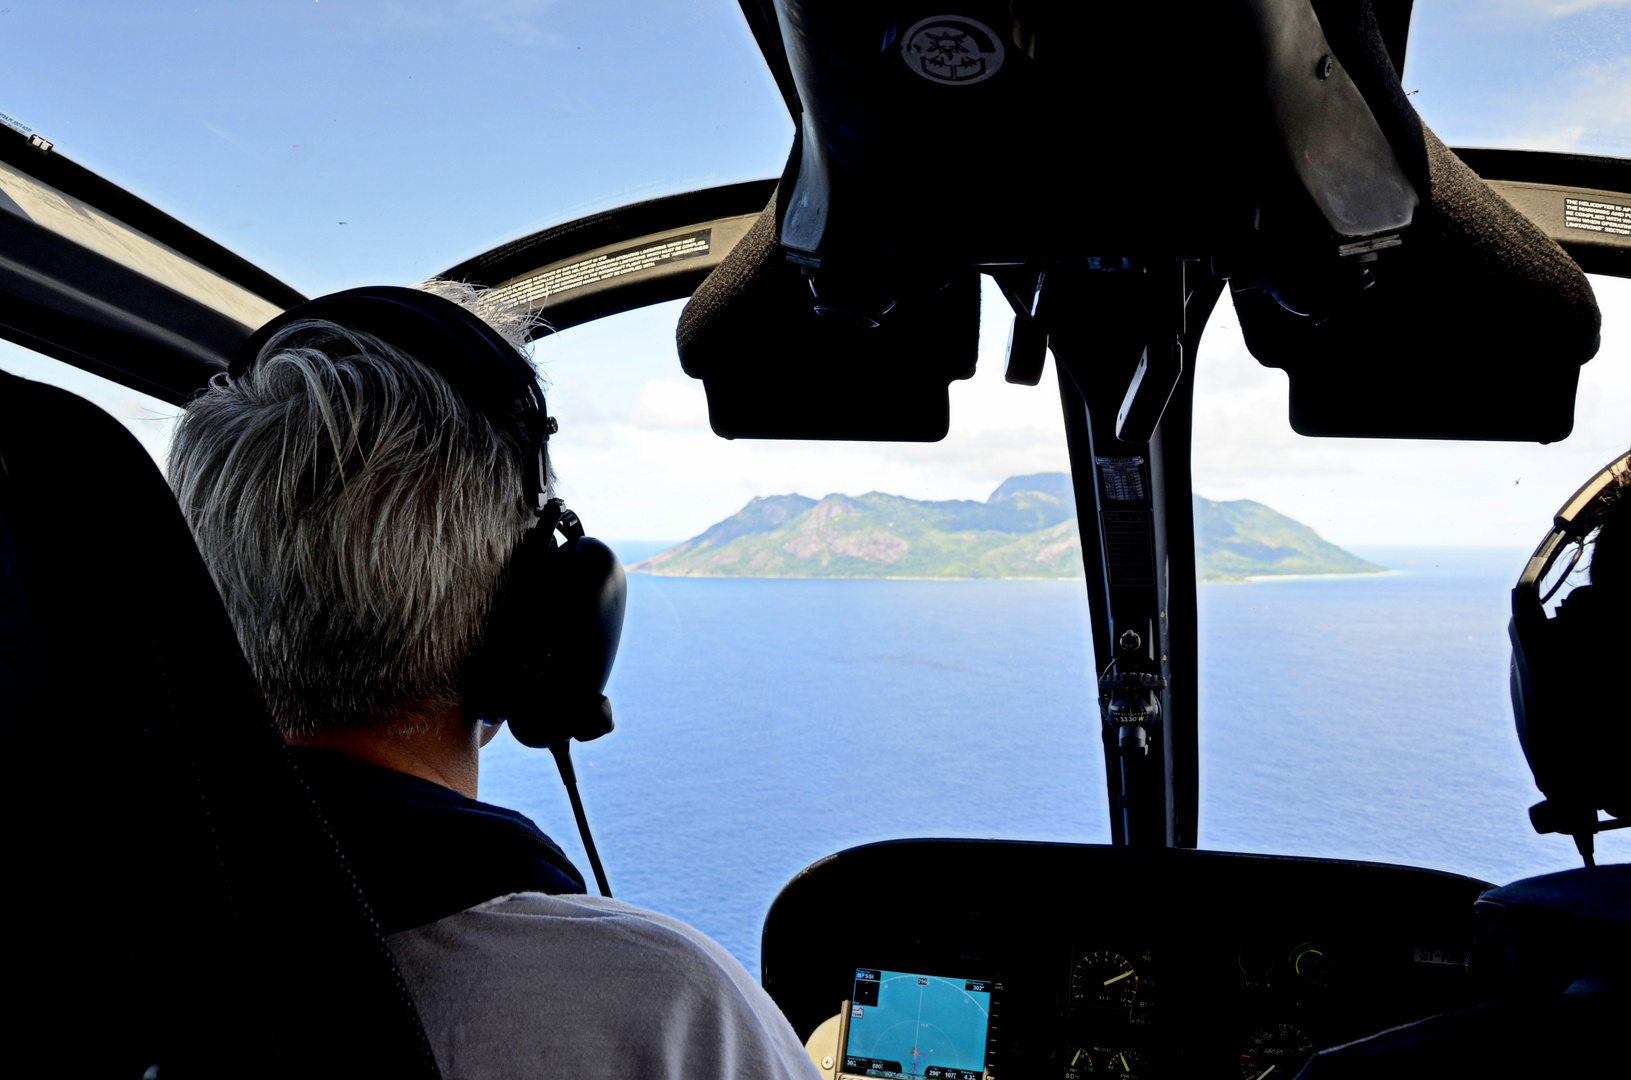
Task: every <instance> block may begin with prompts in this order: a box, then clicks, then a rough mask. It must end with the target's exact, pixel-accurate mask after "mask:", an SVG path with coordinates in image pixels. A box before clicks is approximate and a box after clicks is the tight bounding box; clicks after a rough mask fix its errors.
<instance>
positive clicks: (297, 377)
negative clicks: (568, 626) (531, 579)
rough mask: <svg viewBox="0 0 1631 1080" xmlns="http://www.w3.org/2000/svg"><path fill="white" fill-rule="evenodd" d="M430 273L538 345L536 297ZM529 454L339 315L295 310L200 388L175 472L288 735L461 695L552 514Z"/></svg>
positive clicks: (413, 363)
mask: <svg viewBox="0 0 1631 1080" xmlns="http://www.w3.org/2000/svg"><path fill="white" fill-rule="evenodd" d="M424 287H428V288H430V289H431V291H434V292H437V293H438V294H440V295H442V296H443V297H445V298H447V299H450V300H454V301H456V302H459V303H461V304H463V305H464V306H465V307H467V308H469V309H471V310H474V311H475V312H476V314H478V315H480V316H482V317H483V319H485V320H486V321H487V322H488V324H489V325H491V326H492V327H493V328H494V329H495V330H497V331H498V332H499V333H500V334H501V335H503V336H504V337H505V338H506V339H507V340H509V341H510V342H511V343H512V344H514V345H516V346H517V347H520V346H521V345H523V344H524V343H525V340H526V332H527V329H528V327H529V325H530V321H529V320H528V318H527V317H526V316H525V314H518V313H516V312H514V311H511V310H506V309H504V308H502V307H500V306H498V305H496V304H493V303H492V302H491V301H489V300H487V299H486V298H485V297H484V296H483V295H482V294H480V293H478V292H477V291H476V290H474V289H471V288H469V287H468V286H461V285H455V284H452V283H446V282H441V283H431V284H429V285H427V286H424ZM524 456H525V452H524V448H523V447H522V446H520V445H519V444H518V442H517V440H516V439H515V438H514V437H513V436H511V435H508V434H505V433H503V432H501V431H499V430H496V429H495V427H494V425H493V424H492V423H491V422H489V420H488V419H487V418H486V417H485V416H483V415H482V414H480V413H478V412H476V411H475V410H473V409H472V408H471V407H470V406H469V405H467V404H466V403H465V402H464V401H463V400H462V399H461V398H460V397H459V396H458V395H457V394H455V393H454V391H453V390H452V388H451V387H450V386H449V385H448V383H447V381H446V380H445V379H443V378H442V377H441V376H440V375H438V374H437V373H436V372H435V371H433V370H432V369H431V368H430V367H428V366H427V365H426V364H424V363H421V362H420V361H419V360H417V359H415V358H414V357H412V356H410V355H408V354H407V353H405V352H403V351H401V350H399V349H396V348H393V347H392V346H390V345H387V344H386V343H384V342H382V341H380V340H379V339H378V338H375V337H372V336H370V335H368V334H365V333H360V332H357V331H355V330H352V329H349V328H347V327H344V326H340V325H337V324H335V323H332V322H325V321H318V320H302V321H297V322H294V323H291V324H290V325H288V326H286V327H283V328H282V329H280V330H279V331H278V332H277V333H276V334H275V335H274V336H273V337H272V338H271V339H270V340H268V341H267V343H266V345H265V346H264V347H263V348H262V349H261V351H260V353H259V358H258V360H257V361H256V362H255V363H254V364H253V365H252V366H251V367H250V368H249V369H248V370H247V371H245V372H244V373H243V374H242V375H240V376H238V377H237V378H233V379H230V380H229V379H228V378H227V377H226V376H224V375H218V376H216V377H215V378H214V379H213V380H211V383H210V386H209V388H208V389H207V390H206V391H205V392H204V393H202V394H201V395H199V396H198V397H197V398H196V399H194V400H193V401H192V402H191V403H190V404H189V405H188V407H187V411H186V413H185V415H184V416H183V417H182V419H181V422H180V423H179V424H178V425H177V428H176V433H175V438H174V441H173V443H172V446H171V450H170V465H169V474H170V483H171V485H172V486H173V487H174V488H175V491H176V495H177V497H178V499H179V501H180V503H181V506H182V509H183V512H184V513H185V514H186V517H187V521H188V524H189V525H190V526H191V527H192V531H193V535H194V537H195V538H196V540H197V542H198V547H199V550H200V551H201V552H202V554H203V556H204V561H205V563H206V564H207V565H208V566H209V569H210V573H211V574H212V575H213V576H214V579H215V584H216V587H217V588H218V589H219V590H220V592H221V596H222V599H223V600H224V601H225V603H226V608H227V612H228V613H229V615H230V616H231V618H232V622H233V625H234V626H235V627H236V629H237V631H238V638H239V641H240V642H241V644H242V646H243V650H244V652H245V654H246V655H247V656H248V658H249V662H250V664H251V666H252V667H253V668H254V670H255V674H256V676H257V677H258V679H259V681H260V684H261V688H262V690H263V691H264V693H265V695H266V698H267V702H268V704H269V706H270V707H271V710H272V714H273V716H274V717H275V718H276V720H277V722H278V725H279V726H280V727H281V728H282V730H283V732H284V734H285V736H288V737H291V738H299V737H302V736H311V735H317V734H320V733H323V732H326V731H332V730H336V729H341V728H357V727H374V726H382V725H383V726H401V727H402V728H403V732H404V734H407V733H410V730H411V729H412V728H413V727H414V726H415V725H416V724H417V723H420V722H421V721H419V719H418V718H422V717H424V716H427V715H432V714H435V713H438V712H445V711H446V710H449V709H457V708H459V707H460V706H461V679H462V677H463V675H464V673H465V670H466V668H467V666H468V664H469V661H470V659H471V656H472V654H473V653H474V651H475V649H476V648H477V646H478V644H479V643H480V640H481V636H482V632H483V628H484V627H485V625H486V623H487V619H488V614H489V610H490V608H491V606H492V601H493V597H494V594H495V591H496V589H497V586H498V585H499V582H500V579H501V577H502V575H503V572H504V569H505V566H506V564H507V562H508V560H509V558H510V554H511V552H512V551H513V550H514V548H515V545H516V543H517V541H518V540H519V539H520V537H521V535H522V534H523V533H524V532H525V531H526V529H527V528H528V527H529V526H530V525H531V524H532V522H533V521H534V520H535V518H534V515H533V513H532V512H531V510H529V509H528V508H525V507H523V505H522V498H521V496H522V492H523V488H524V482H523V476H524V472H523V470H524V469H525V468H526V463H525V462H524V461H523V460H522V458H523V457H524Z"/></svg>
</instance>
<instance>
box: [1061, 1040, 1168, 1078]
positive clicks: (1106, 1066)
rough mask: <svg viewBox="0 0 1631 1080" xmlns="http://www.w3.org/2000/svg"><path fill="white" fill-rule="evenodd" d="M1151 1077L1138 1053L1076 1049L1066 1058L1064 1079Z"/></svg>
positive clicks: (1131, 1051)
mask: <svg viewBox="0 0 1631 1080" xmlns="http://www.w3.org/2000/svg"><path fill="white" fill-rule="evenodd" d="M1148 1075H1149V1069H1148V1068H1147V1067H1146V1065H1145V1062H1144V1055H1142V1054H1140V1053H1138V1052H1137V1051H1136V1050H1112V1049H1110V1048H1108V1047H1104V1046H1094V1047H1085V1046H1073V1047H1071V1048H1070V1050H1069V1052H1068V1053H1067V1054H1066V1056H1065V1071H1064V1073H1063V1080H1142V1078H1143V1077H1145V1076H1148Z"/></svg>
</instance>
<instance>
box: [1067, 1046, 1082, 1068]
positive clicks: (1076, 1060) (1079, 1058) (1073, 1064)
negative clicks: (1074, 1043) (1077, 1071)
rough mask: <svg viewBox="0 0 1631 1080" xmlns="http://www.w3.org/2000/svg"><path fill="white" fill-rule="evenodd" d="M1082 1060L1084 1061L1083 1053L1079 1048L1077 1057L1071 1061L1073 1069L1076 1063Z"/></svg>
mask: <svg viewBox="0 0 1631 1080" xmlns="http://www.w3.org/2000/svg"><path fill="white" fill-rule="evenodd" d="M1080 1060H1082V1051H1081V1048H1080V1047H1077V1049H1076V1056H1075V1057H1073V1058H1071V1059H1070V1064H1071V1068H1075V1067H1076V1063H1077V1062H1078V1061H1080Z"/></svg>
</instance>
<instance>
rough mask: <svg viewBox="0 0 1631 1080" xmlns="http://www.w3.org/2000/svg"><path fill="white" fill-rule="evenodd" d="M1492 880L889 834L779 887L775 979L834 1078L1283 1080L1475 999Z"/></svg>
mask: <svg viewBox="0 0 1631 1080" xmlns="http://www.w3.org/2000/svg"><path fill="white" fill-rule="evenodd" d="M1488 887H1489V885H1488V883H1486V882H1482V881H1477V880H1475V879H1472V878H1466V877H1460V876H1456V875H1452V874H1443V873H1438V872H1436V871H1430V870H1418V869H1413V868H1409V867H1400V866H1388V865H1382V864H1375V863H1357V862H1340V861H1332V860H1321V859H1301V858H1285V857H1274V856H1258V855H1236V854H1228V853H1220V852H1202V851H1186V850H1134V849H1128V848H1111V847H1103V846H1098V845H1070V844H1039V843H1017V842H1006V841H979V840H903V841H891V842H887V843H882V844H873V845H868V846H866V847H861V848H854V849H851V850H849V851H845V852H842V853H840V854H838V855H834V856H831V857H829V858H827V859H825V860H822V861H821V862H819V863H817V864H815V865H814V866H812V867H810V868H809V869H808V870H806V871H804V872H803V873H802V874H800V875H799V876H798V877H797V878H795V879H794V880H793V881H792V882H791V883H789V884H788V886H787V887H786V888H785V889H784V890H783V891H782V894H781V895H780V896H779V897H778V898H777V900H776V903H775V905H774V906H773V907H772V908H771V912H770V915H769V917H768V918H767V920H766V923H765V932H764V948H763V956H764V972H763V978H764V986H765V989H766V990H767V991H769V993H770V995H771V997H772V998H774V999H775V1000H776V1002H777V1004H778V1005H780V1006H781V1008H782V1010H783V1011H784V1012H785V1013H786V1014H787V1016H788V1019H789V1020H791V1021H792V1023H793V1026H794V1029H795V1030H796V1031H797V1032H798V1033H799V1036H800V1038H803V1039H806V1040H809V1041H810V1045H811V1046H812V1048H815V1047H817V1046H818V1045H819V1046H820V1047H822V1048H823V1049H821V1052H820V1053H814V1052H813V1053H812V1056H813V1057H815V1058H816V1059H817V1061H818V1063H819V1064H820V1065H821V1066H822V1071H823V1074H824V1076H826V1077H828V1078H831V1080H839V1078H840V1077H882V1078H888V1080H893V1078H898V1077H907V1076H933V1077H942V1078H949V1080H998V1078H999V1077H1000V1078H1001V1080H1024V1078H1033V1077H1034V1078H1047V1080H1088V1078H1093V1080H1101V1078H1107V1080H1156V1078H1164V1077H1186V1078H1187V1077H1214V1078H1218V1080H1267V1078H1271V1077H1272V1078H1273V1080H1282V1078H1283V1080H1290V1078H1291V1077H1294V1076H1295V1075H1296V1074H1297V1072H1298V1071H1299V1070H1300V1069H1301V1068H1302V1065H1303V1063H1304V1062H1306V1061H1307V1059H1308V1057H1309V1056H1310V1055H1311V1054H1313V1053H1314V1052H1315V1051H1317V1050H1319V1049H1323V1048H1326V1047H1330V1046H1338V1045H1341V1044H1343V1043H1346V1042H1351V1041H1353V1040H1354V1039H1358V1038H1362V1037H1364V1036H1366V1035H1369V1034H1372V1033H1374V1032H1377V1031H1380V1030H1383V1029H1385V1028H1388V1027H1392V1026H1395V1025H1398V1024H1402V1023H1407V1022H1409V1021H1412V1020H1416V1019H1419V1018H1421V1017H1423V1016H1427V1015H1431V1014H1433V1013H1438V1012H1444V1011H1448V1010H1451V1009H1455V1008H1459V1007H1463V1006H1465V1005H1468V1004H1471V1003H1472V1002H1473V1001H1474V1000H1475V998H1474V994H1473V991H1472V988H1471V987H1470V986H1469V984H1468V981H1467V975H1466V969H1465V964H1464V958H1465V956H1466V954H1467V951H1468V947H1469V946H1470V944H1471V938H1472V932H1473V921H1472V905H1473V901H1474V900H1475V899H1476V898H1477V896H1478V894H1479V893H1480V892H1482V891H1483V890H1484V889H1486V888H1488ZM982 1016H983V1019H982Z"/></svg>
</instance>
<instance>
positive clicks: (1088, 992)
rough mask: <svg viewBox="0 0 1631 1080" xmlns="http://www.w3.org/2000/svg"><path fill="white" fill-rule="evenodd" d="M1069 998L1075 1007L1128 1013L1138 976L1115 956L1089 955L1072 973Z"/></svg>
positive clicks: (1109, 954) (1126, 963) (1123, 959)
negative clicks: (1076, 1005)
mask: <svg viewBox="0 0 1631 1080" xmlns="http://www.w3.org/2000/svg"><path fill="white" fill-rule="evenodd" d="M1070 996H1071V997H1072V998H1073V999H1074V1000H1075V1002H1076V1004H1078V1005H1087V1006H1096V1007H1098V1008H1103V1009H1131V1008H1132V1007H1133V1002H1134V1001H1135V1000H1137V998H1138V972H1136V971H1134V970H1133V965H1132V964H1129V963H1128V962H1127V959H1126V957H1124V956H1121V955H1119V954H1118V953H1113V952H1094V953H1088V954H1087V955H1086V956H1084V957H1082V958H1081V959H1080V960H1078V961H1076V970H1075V971H1073V972H1071V975H1070Z"/></svg>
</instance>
